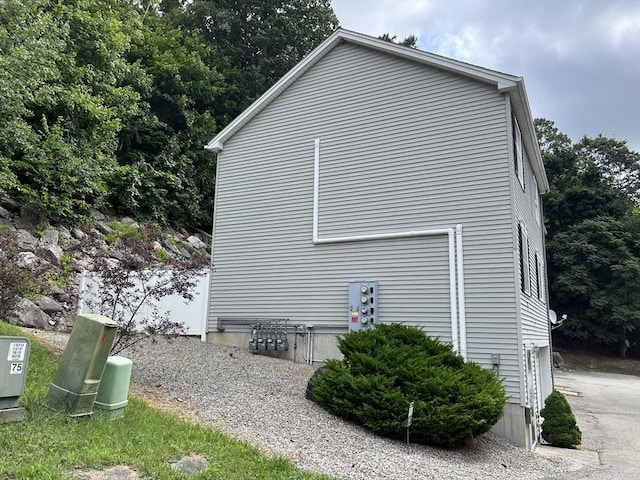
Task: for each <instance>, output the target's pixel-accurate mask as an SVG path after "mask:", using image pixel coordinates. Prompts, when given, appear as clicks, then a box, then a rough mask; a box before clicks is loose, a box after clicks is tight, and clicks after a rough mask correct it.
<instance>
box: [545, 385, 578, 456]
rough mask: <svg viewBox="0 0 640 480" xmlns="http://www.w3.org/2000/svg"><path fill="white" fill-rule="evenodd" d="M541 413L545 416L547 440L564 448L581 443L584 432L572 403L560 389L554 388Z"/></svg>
mask: <svg viewBox="0 0 640 480" xmlns="http://www.w3.org/2000/svg"><path fill="white" fill-rule="evenodd" d="M540 415H541V416H542V417H544V421H543V422H542V438H544V439H545V441H547V442H549V443H550V444H551V445H554V446H556V447H563V448H570V447H573V446H575V445H580V443H581V442H582V432H581V431H580V429H579V428H578V425H577V424H576V417H575V416H574V415H573V412H572V411H571V405H569V402H567V400H566V399H565V398H564V396H563V395H562V393H560V392H559V391H558V390H554V391H553V393H551V395H549V396H548V397H547V400H546V401H545V403H544V408H543V409H542V410H541V411H540Z"/></svg>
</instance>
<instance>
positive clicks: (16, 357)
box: [7, 342, 27, 362]
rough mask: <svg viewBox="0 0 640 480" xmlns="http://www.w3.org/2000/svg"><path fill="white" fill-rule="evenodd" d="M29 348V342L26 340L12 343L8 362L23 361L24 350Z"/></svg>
mask: <svg viewBox="0 0 640 480" xmlns="http://www.w3.org/2000/svg"><path fill="white" fill-rule="evenodd" d="M26 350H27V344H26V343H24V342H21V343H18V342H15V343H10V344H9V354H8V355H7V361H8V362H12V361H13V362H16V361H17V362H22V361H23V360H24V352H26Z"/></svg>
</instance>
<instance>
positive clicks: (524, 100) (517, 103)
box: [504, 78, 549, 195]
mask: <svg viewBox="0 0 640 480" xmlns="http://www.w3.org/2000/svg"><path fill="white" fill-rule="evenodd" d="M504 91H507V92H509V93H510V94H512V100H513V106H514V109H513V110H514V113H515V115H516V118H517V120H518V124H519V125H520V130H521V132H522V141H523V143H524V144H525V148H526V149H527V153H528V154H529V161H530V163H531V168H533V172H534V175H535V176H536V181H537V182H538V191H539V193H540V194H542V195H544V194H545V193H548V192H549V179H548V178H547V174H546V172H545V170H544V162H543V161H542V154H541V153H540V146H539V145H538V137H537V136H536V129H535V126H534V124H533V116H532V114H531V109H530V107H529V98H528V97H527V91H526V89H525V87H524V79H523V78H519V79H518V81H517V82H516V85H515V86H514V87H511V88H507V89H505V90H504Z"/></svg>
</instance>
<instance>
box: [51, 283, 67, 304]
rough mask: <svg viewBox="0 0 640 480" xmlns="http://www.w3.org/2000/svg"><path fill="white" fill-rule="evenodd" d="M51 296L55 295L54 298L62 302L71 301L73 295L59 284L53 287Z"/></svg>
mask: <svg viewBox="0 0 640 480" xmlns="http://www.w3.org/2000/svg"><path fill="white" fill-rule="evenodd" d="M51 290H52V292H51V296H52V297H53V299H54V300H56V301H57V302H62V303H71V302H72V300H71V296H70V295H69V294H68V293H67V292H65V291H64V290H63V289H62V288H60V287H59V286H57V285H55V284H54V285H53V286H52V287H51Z"/></svg>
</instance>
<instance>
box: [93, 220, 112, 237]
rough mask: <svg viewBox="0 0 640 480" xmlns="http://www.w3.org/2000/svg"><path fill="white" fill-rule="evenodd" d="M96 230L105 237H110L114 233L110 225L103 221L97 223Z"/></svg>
mask: <svg viewBox="0 0 640 480" xmlns="http://www.w3.org/2000/svg"><path fill="white" fill-rule="evenodd" d="M96 230H98V231H99V232H100V233H102V234H104V235H108V234H110V233H111V232H113V229H112V228H111V227H110V226H109V225H107V224H106V223H105V222H102V221H97V222H96Z"/></svg>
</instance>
